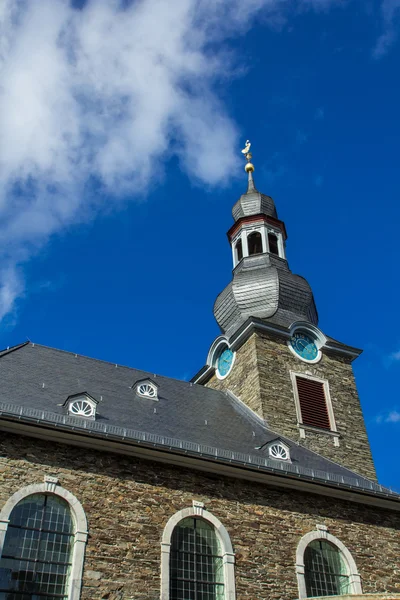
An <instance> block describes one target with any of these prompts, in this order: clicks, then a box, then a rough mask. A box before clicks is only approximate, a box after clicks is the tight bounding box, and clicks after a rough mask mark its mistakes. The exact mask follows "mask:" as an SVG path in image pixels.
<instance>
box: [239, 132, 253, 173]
mask: <svg viewBox="0 0 400 600" xmlns="http://www.w3.org/2000/svg"><path fill="white" fill-rule="evenodd" d="M250 148H251V143H250V141H249V140H246V145H245V147H244V148H243V150H242V154H244V155H245V157H246V160H247V163H246V166H245V168H244V170H245V171H246V173H252V172H253V171H254V165H253V164H252V163H251V162H250V160H251V159H252V156H253V155H252V153H251V152H250Z"/></svg>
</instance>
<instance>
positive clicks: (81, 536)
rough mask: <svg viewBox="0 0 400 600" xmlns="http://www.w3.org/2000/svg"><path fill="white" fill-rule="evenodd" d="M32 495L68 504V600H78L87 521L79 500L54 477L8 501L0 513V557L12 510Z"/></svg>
mask: <svg viewBox="0 0 400 600" xmlns="http://www.w3.org/2000/svg"><path fill="white" fill-rule="evenodd" d="M33 494H52V495H54V496H59V497H60V498H63V499H64V500H65V501H66V502H68V504H69V507H70V510H71V516H72V520H73V523H74V546H73V550H72V567H71V573H70V578H69V582H68V600H79V598H80V595H81V587H82V573H83V562H84V559H85V547H86V543H87V538H88V531H87V520H86V515H85V512H84V510H83V507H82V505H81V503H80V502H79V500H78V499H77V498H76V497H75V496H74V495H73V494H71V492H68V490H66V489H64V488H63V487H61V486H59V485H58V480H57V478H55V477H45V478H44V483H36V484H33V485H28V486H27V487H24V488H22V489H20V490H18V491H17V492H15V494H13V495H12V496H11V498H9V499H8V501H7V502H6V504H5V505H4V507H3V509H2V510H1V512H0V557H1V556H2V555H3V547H4V542H5V539H6V533H7V528H8V524H9V522H10V516H11V512H12V511H13V509H14V508H15V507H16V506H17V504H18V503H19V502H21V500H23V499H24V498H27V497H28V496H32V495H33Z"/></svg>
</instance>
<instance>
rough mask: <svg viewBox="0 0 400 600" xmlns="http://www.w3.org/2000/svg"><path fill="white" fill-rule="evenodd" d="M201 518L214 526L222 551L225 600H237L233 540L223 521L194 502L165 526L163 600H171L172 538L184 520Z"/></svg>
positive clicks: (162, 551)
mask: <svg viewBox="0 0 400 600" xmlns="http://www.w3.org/2000/svg"><path fill="white" fill-rule="evenodd" d="M188 517H201V518H202V519H204V520H205V521H208V522H209V523H211V525H213V526H214V529H215V533H216V536H217V538H218V540H219V543H220V545H221V550H222V562H223V566H224V600H235V598H236V592H235V554H234V552H233V548H232V544H231V540H230V537H229V534H228V532H227V530H226V529H225V527H224V526H223V525H222V523H221V521H219V519H217V517H215V516H214V515H213V514H212V513H210V512H208V511H207V510H205V509H204V504H203V503H202V502H196V501H193V506H191V507H190V508H184V509H183V510H180V511H179V512H177V513H175V514H174V515H173V516H172V517H171V518H170V519H169V521H168V523H167V524H166V526H165V529H164V532H163V536H162V541H161V600H169V561H170V554H171V537H172V533H173V531H174V529H175V527H176V526H177V525H178V523H179V522H180V521H182V519H186V518H188Z"/></svg>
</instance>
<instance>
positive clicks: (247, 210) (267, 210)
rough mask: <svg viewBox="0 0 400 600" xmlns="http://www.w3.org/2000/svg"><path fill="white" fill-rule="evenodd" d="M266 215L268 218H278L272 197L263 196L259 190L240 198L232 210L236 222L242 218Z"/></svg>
mask: <svg viewBox="0 0 400 600" xmlns="http://www.w3.org/2000/svg"><path fill="white" fill-rule="evenodd" d="M259 214H264V215H267V216H268V217H274V218H275V219H277V218H278V214H277V212H276V208H275V203H274V201H273V200H272V198H271V197H270V196H266V195H265V194H261V193H260V192H257V190H254V191H249V192H247V193H246V194H243V195H242V196H240V198H239V200H238V201H237V202H236V204H235V205H234V207H233V208H232V216H233V218H234V219H235V221H238V219H240V218H241V217H249V216H250V215H259Z"/></svg>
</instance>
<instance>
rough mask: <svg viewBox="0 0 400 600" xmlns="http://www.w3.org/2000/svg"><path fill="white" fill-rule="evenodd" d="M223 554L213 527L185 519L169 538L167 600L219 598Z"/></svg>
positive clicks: (221, 594) (197, 520) (221, 586)
mask: <svg viewBox="0 0 400 600" xmlns="http://www.w3.org/2000/svg"><path fill="white" fill-rule="evenodd" d="M223 573H224V571H223V557H222V551H221V548H220V544H219V541H218V539H217V536H216V534H215V530H214V527H213V526H212V525H211V524H210V523H207V521H204V520H203V519H200V518H192V517H190V518H187V519H183V520H182V521H180V523H179V524H178V525H177V526H176V527H175V529H174V531H173V534H172V539H171V559H170V600H187V599H188V598H191V599H192V598H193V599H196V600H223V598H224V574H223Z"/></svg>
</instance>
